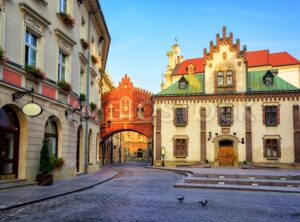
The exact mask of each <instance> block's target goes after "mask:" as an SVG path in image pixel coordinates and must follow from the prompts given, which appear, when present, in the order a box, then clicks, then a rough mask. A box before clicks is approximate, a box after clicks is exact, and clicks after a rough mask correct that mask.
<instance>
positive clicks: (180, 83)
mask: <svg viewBox="0 0 300 222" xmlns="http://www.w3.org/2000/svg"><path fill="white" fill-rule="evenodd" d="M188 83H189V82H188V81H187V80H186V79H185V78H184V77H183V76H182V77H181V78H180V79H179V81H178V86H179V89H185V88H186V87H187V85H188Z"/></svg>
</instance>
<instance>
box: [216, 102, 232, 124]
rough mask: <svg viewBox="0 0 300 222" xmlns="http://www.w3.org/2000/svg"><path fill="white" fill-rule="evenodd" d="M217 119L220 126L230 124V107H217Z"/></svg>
mask: <svg viewBox="0 0 300 222" xmlns="http://www.w3.org/2000/svg"><path fill="white" fill-rule="evenodd" d="M219 109H220V110H219V112H220V113H219V115H220V116H219V120H220V125H221V126H229V125H231V124H232V107H220V108H219Z"/></svg>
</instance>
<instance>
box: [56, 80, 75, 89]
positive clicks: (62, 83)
mask: <svg viewBox="0 0 300 222" xmlns="http://www.w3.org/2000/svg"><path fill="white" fill-rule="evenodd" d="M57 85H58V86H59V87H60V88H61V89H63V90H64V91H66V92H71V91H72V85H71V84H70V83H68V82H66V81H65V80H61V81H60V82H58V84H57Z"/></svg>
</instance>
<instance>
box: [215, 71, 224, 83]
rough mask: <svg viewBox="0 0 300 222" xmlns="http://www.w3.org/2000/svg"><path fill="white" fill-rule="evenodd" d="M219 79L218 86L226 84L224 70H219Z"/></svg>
mask: <svg viewBox="0 0 300 222" xmlns="http://www.w3.org/2000/svg"><path fill="white" fill-rule="evenodd" d="M217 78H218V79H217V81H218V86H223V85H224V72H223V71H219V72H218V74H217Z"/></svg>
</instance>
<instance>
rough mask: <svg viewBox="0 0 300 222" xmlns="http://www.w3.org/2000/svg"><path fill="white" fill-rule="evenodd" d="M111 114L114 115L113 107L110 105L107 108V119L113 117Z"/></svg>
mask: <svg viewBox="0 0 300 222" xmlns="http://www.w3.org/2000/svg"><path fill="white" fill-rule="evenodd" d="M113 113H114V108H113V105H112V104H110V105H109V107H108V118H110V119H112V118H113V117H114V115H113Z"/></svg>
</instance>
